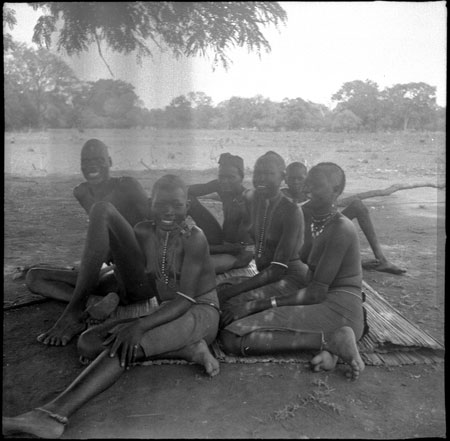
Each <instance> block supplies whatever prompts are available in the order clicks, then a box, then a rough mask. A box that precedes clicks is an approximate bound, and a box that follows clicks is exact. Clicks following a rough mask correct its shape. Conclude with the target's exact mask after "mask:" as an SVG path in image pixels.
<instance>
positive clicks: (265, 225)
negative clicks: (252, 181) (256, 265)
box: [256, 196, 282, 257]
mask: <svg viewBox="0 0 450 441" xmlns="http://www.w3.org/2000/svg"><path fill="white" fill-rule="evenodd" d="M281 199H282V197H281V196H280V197H278V198H277V199H276V200H275V202H274V204H273V207H272V210H271V211H270V213H269V208H270V202H269V200H267V199H266V201H265V202H266V208H265V210H264V216H263V220H262V224H261V226H260V227H259V235H258V246H257V248H256V249H257V252H256V253H257V254H256V255H257V257H261V256H262V255H263V252H264V246H265V242H266V232H267V230H268V229H269V228H270V224H271V223H272V216H273V213H274V212H275V209H276V207H277V205H278V203H279V202H280V201H281Z"/></svg>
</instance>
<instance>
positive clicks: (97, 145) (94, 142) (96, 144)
mask: <svg viewBox="0 0 450 441" xmlns="http://www.w3.org/2000/svg"><path fill="white" fill-rule="evenodd" d="M94 149H99V150H101V151H102V152H103V153H105V154H106V155H107V154H108V146H107V145H106V144H105V143H104V142H102V141H100V140H99V139H96V138H92V139H89V140H87V141H86V142H85V143H84V145H83V147H82V148H81V154H83V152H85V151H87V150H94Z"/></svg>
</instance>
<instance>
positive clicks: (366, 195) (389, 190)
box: [338, 182, 445, 207]
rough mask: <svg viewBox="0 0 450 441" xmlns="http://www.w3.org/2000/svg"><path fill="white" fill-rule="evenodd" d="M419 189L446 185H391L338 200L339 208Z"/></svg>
mask: <svg viewBox="0 0 450 441" xmlns="http://www.w3.org/2000/svg"><path fill="white" fill-rule="evenodd" d="M418 187H433V188H445V184H433V183H429V182H427V183H421V184H394V185H391V186H390V187H388V188H385V189H381V190H370V191H365V192H363V193H357V194H354V195H352V196H348V197H346V198H342V199H339V200H338V206H340V207H343V206H347V205H348V204H350V203H351V202H353V201H354V200H355V199H360V200H362V199H369V198H375V197H377V196H389V195H390V194H392V193H395V192H396V191H399V190H408V189H410V188H418Z"/></svg>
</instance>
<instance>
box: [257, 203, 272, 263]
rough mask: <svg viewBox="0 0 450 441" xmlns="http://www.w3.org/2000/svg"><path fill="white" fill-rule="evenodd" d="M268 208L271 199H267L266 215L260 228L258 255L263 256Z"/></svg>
mask: <svg viewBox="0 0 450 441" xmlns="http://www.w3.org/2000/svg"><path fill="white" fill-rule="evenodd" d="M268 210H269V201H266V209H265V210H264V217H263V221H262V225H261V228H260V230H259V238H258V253H257V255H258V257H261V256H262V252H263V243H264V233H265V231H266V221H267V212H268Z"/></svg>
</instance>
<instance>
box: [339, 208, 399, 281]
mask: <svg viewBox="0 0 450 441" xmlns="http://www.w3.org/2000/svg"><path fill="white" fill-rule="evenodd" d="M342 214H343V215H345V216H346V217H348V218H349V219H351V220H353V219H355V218H356V219H357V221H358V224H359V226H360V227H361V230H362V232H363V233H364V235H365V236H366V238H367V241H368V242H369V245H370V248H371V249H372V252H373V254H374V256H375V261H373V260H371V261H369V262H368V263H367V264H364V263H363V267H364V268H368V269H370V268H372V269H375V270H376V271H382V272H387V273H391V274H402V273H404V272H406V270H404V269H401V268H399V267H397V266H396V265H394V264H393V263H391V262H389V261H388V260H387V258H386V256H385V255H384V253H383V250H382V249H381V245H380V242H379V241H378V237H377V235H376V233H375V228H374V225H373V222H372V219H371V217H370V213H369V210H368V209H367V207H366V205H364V203H363V202H362V201H361V200H360V199H354V200H353V201H352V202H351V203H350V204H349V205H348V206H347V207H345V208H344V209H343V210H342Z"/></svg>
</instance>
